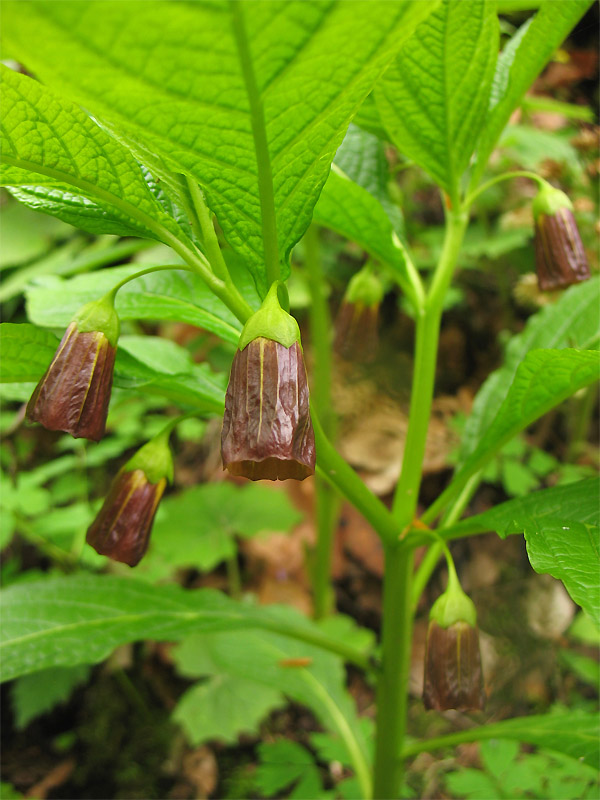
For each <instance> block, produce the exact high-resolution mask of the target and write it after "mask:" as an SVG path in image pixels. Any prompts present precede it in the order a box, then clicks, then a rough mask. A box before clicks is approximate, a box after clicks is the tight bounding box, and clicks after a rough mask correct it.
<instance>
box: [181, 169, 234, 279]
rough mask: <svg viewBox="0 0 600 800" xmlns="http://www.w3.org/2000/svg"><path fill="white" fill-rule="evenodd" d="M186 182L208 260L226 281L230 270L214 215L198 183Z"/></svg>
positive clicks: (216, 273) (214, 270) (216, 272)
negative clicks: (216, 228) (217, 232)
mask: <svg viewBox="0 0 600 800" xmlns="http://www.w3.org/2000/svg"><path fill="white" fill-rule="evenodd" d="M186 181H187V186H188V191H189V193H190V197H191V198H192V203H193V205H194V211H195V215H196V217H197V219H198V224H199V226H200V231H201V233H202V241H203V243H204V251H205V253H206V257H207V258H208V260H209V262H210V265H211V267H212V268H213V272H214V273H215V275H216V276H217V277H219V278H220V279H221V280H222V281H226V280H227V278H228V277H229V270H228V269H227V264H226V263H225V259H224V258H223V253H222V252H221V247H220V246H219V240H218V239H217V234H216V232H215V226H214V225H213V221H212V214H211V212H210V210H209V208H208V206H207V205H206V200H205V198H204V195H203V194H202V191H201V190H200V187H199V186H198V184H197V183H196V181H194V180H192V179H191V178H186Z"/></svg>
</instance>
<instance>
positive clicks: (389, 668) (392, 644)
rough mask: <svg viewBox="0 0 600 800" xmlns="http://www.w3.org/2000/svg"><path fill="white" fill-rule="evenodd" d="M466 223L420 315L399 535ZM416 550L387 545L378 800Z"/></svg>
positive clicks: (388, 788) (392, 748)
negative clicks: (443, 318)
mask: <svg viewBox="0 0 600 800" xmlns="http://www.w3.org/2000/svg"><path fill="white" fill-rule="evenodd" d="M467 221H468V214H467V213H466V212H463V211H457V212H448V214H447V219H446V233H445V238H444V246H443V248H442V253H441V255H440V260H439V263H438V265H437V269H436V272H435V274H434V276H433V280H432V283H431V287H430V289H429V292H428V295H427V298H426V301H425V304H424V307H423V308H422V310H421V311H420V312H419V313H418V314H417V331H416V348H415V363H414V370H413V386H412V393H411V400H410V413H409V423H408V432H407V436H406V442H405V447H404V458H403V461H402V471H401V474H400V479H399V481H398V486H397V488H396V493H395V496H394V507H393V514H394V517H395V519H396V521H397V524H398V526H399V528H400V531H404V530H406V529H408V528H409V527H410V525H411V523H412V521H413V520H414V518H415V513H416V509H417V502H418V498H419V489H420V486H421V477H422V468H423V457H424V454H425V444H426V439H427V430H428V427H429V418H430V414H431V405H432V402H433V390H434V381H435V367H436V360H437V349H438V339H439V330H440V321H441V316H442V308H443V303H444V297H445V295H446V291H447V289H448V285H449V283H450V280H451V278H452V273H453V271H454V267H455V265H456V261H457V257H458V251H459V248H460V245H461V242H462V239H463V235H464V232H465V228H466V225H467ZM412 572H413V550H412V548H411V547H410V546H407V547H399V546H398V545H397V544H396V545H393V544H388V546H387V547H386V562H385V573H384V586H383V631H382V643H381V647H382V653H383V656H382V672H381V676H380V678H379V681H378V685H377V730H376V741H375V798H376V800H379V799H382V798H394V797H398V796H399V792H400V786H401V783H402V775H403V762H402V761H401V760H400V759H398V753H400V752H401V751H402V746H403V742H404V736H405V732H406V710H407V700H408V670H409V662H410V645H411V639H412Z"/></svg>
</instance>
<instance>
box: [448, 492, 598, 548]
mask: <svg viewBox="0 0 600 800" xmlns="http://www.w3.org/2000/svg"><path fill="white" fill-rule="evenodd" d="M570 522H579V523H583V524H585V525H589V526H598V525H599V524H600V483H599V479H598V478H588V479H586V480H584V481H576V482H575V483H567V484H566V485H564V486H553V487H552V488H551V489H542V490H540V491H539V492H532V493H531V494H528V495H526V496H525V497H517V498H515V499H514V500H509V501H508V502H506V503H500V505H497V506H494V508H491V509H490V510H489V511H484V512H483V514H475V515H474V516H472V517H469V518H468V519H464V520H461V522H457V523H456V525H451V526H450V527H447V528H444V529H443V535H444V538H445V539H459V538H461V537H462V536H469V535H470V534H473V533H483V532H484V531H488V530H493V531H496V533H497V534H498V535H499V536H501V537H502V538H505V537H506V536H508V535H509V534H511V533H522V532H523V531H524V529H525V527H526V525H528V524H531V523H534V524H535V525H537V526H539V527H542V526H544V525H547V524H550V525H553V524H558V523H560V524H565V525H566V524H567V523H570Z"/></svg>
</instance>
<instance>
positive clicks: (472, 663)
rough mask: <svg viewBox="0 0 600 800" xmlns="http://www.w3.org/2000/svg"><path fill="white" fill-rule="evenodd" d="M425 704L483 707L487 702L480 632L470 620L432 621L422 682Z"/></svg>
mask: <svg viewBox="0 0 600 800" xmlns="http://www.w3.org/2000/svg"><path fill="white" fill-rule="evenodd" d="M423 702H424V704H425V708H427V709H435V710H436V711H446V710H448V709H450V708H455V709H457V710H459V711H480V710H482V709H483V705H484V694H483V676H482V671H481V656H480V653H479V632H478V630H477V628H476V627H474V626H473V625H469V623H468V622H455V623H453V624H452V625H449V626H448V627H447V628H444V627H442V626H441V625H439V624H438V623H437V622H436V621H435V620H434V619H432V620H431V621H430V623H429V630H428V632H427V649H426V652H425V677H424V682H423Z"/></svg>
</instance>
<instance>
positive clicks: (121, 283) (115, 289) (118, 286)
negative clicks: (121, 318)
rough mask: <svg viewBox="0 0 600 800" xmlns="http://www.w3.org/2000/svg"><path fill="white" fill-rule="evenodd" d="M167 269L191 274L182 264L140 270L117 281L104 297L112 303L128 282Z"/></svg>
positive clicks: (190, 269)
mask: <svg viewBox="0 0 600 800" xmlns="http://www.w3.org/2000/svg"><path fill="white" fill-rule="evenodd" d="M168 269H180V270H184V271H186V272H193V270H192V268H191V267H184V266H183V265H182V264H172V265H171V264H166V265H164V266H160V267H147V268H146V269H141V270H140V271H139V272H136V273H134V274H133V275H129V276H128V277H127V278H123V280H122V281H119V283H117V284H116V285H115V286H113V288H112V289H111V290H110V291H108V292H107V293H106V297H109V298H110V299H111V300H112V301H113V302H114V299H115V295H116V294H117V292H118V291H119V289H121V288H122V287H123V286H125V284H127V283H129V281H134V280H136V278H141V277H142V275H149V274H150V273H152V272H164V271H165V270H168Z"/></svg>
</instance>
